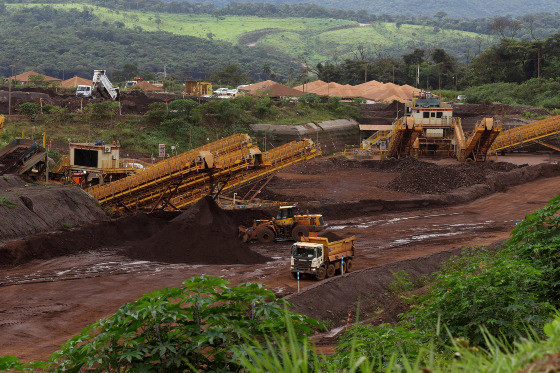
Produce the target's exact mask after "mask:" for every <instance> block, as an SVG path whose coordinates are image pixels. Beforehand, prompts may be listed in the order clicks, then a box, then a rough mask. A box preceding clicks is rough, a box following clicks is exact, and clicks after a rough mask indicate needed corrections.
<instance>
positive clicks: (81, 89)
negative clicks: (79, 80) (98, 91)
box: [76, 84, 92, 98]
mask: <svg viewBox="0 0 560 373" xmlns="http://www.w3.org/2000/svg"><path fill="white" fill-rule="evenodd" d="M91 90H92V88H91V86H90V85H82V84H80V85H78V86H77V87H76V97H84V98H91Z"/></svg>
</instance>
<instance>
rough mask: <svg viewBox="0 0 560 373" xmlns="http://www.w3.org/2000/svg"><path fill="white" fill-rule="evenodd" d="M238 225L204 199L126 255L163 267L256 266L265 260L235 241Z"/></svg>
mask: <svg viewBox="0 0 560 373" xmlns="http://www.w3.org/2000/svg"><path fill="white" fill-rule="evenodd" d="M237 229H238V225H237V224H235V223H234V222H233V220H231V219H230V218H229V217H228V216H227V214H226V213H225V212H224V210H222V209H221V208H220V207H219V206H218V205H217V204H216V202H214V200H213V199H212V197H204V198H203V199H201V200H200V201H198V202H197V203H196V204H194V205H193V206H192V207H191V208H189V209H188V210H187V211H185V212H184V213H182V214H181V215H179V216H178V217H176V218H175V219H173V220H172V221H171V222H170V223H169V225H167V226H166V227H165V228H163V229H162V230H161V231H159V232H158V233H156V234H155V235H153V236H152V237H150V238H148V239H147V240H145V241H144V242H142V243H140V244H139V245H136V246H133V247H130V248H128V249H127V250H126V251H125V254H126V255H127V256H129V257H130V258H133V259H142V260H151V261H160V262H166V263H192V264H257V263H264V262H266V260H267V259H269V258H266V257H264V256H263V255H261V254H258V253H256V252H254V251H251V250H250V249H249V248H248V246H247V245H246V244H243V243H242V242H241V241H240V240H239V238H238V237H237Z"/></svg>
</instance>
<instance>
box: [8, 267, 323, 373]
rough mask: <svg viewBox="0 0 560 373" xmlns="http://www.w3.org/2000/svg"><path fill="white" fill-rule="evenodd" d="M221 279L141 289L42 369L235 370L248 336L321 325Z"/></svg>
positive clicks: (257, 288)
mask: <svg viewBox="0 0 560 373" xmlns="http://www.w3.org/2000/svg"><path fill="white" fill-rule="evenodd" d="M229 285H230V284H229V283H228V282H227V281H225V280H222V279H220V278H217V277H214V278H211V277H193V278H191V279H189V280H187V281H185V282H183V285H182V286H181V287H177V288H170V289H161V290H157V291H155V292H153V293H149V294H146V295H144V296H142V297H140V298H139V299H138V300H137V301H135V302H132V303H128V304H125V305H124V306H122V307H121V308H120V309H119V310H118V311H117V312H116V313H115V314H114V315H112V316H110V317H108V318H106V319H101V320H99V321H97V322H95V323H94V324H92V325H90V326H88V327H86V328H85V329H84V330H82V331H81V332H80V333H79V334H78V335H76V336H75V337H73V338H71V339H70V340H68V341H67V342H66V343H65V344H64V345H63V346H62V348H61V349H60V350H59V351H57V352H55V353H53V355H52V356H51V360H50V364H51V366H50V370H51V371H53V372H59V371H60V372H62V371H78V370H80V371H124V370H128V369H130V370H132V371H172V370H173V371H185V370H188V371H191V370H194V371H199V370H204V371H228V372H235V371H239V370H240V365H239V362H238V359H239V355H240V354H243V351H241V350H240V346H241V345H242V344H243V343H244V341H246V340H248V339H249V338H252V339H256V340H259V341H264V339H263V338H264V337H265V336H266V335H269V334H271V333H276V334H277V335H283V334H284V333H286V332H287V330H288V327H290V328H291V330H292V331H293V332H294V333H295V335H297V336H298V339H301V337H302V336H303V335H304V334H303V333H309V332H311V330H312V328H315V327H321V325H320V324H319V323H318V322H316V321H314V320H313V319H310V318H307V317H305V316H303V315H299V314H295V313H292V312H289V311H286V310H285V306H286V305H287V304H286V303H285V302H283V301H280V300H278V299H276V297H275V296H274V294H273V293H272V291H270V290H267V289H265V288H264V287H263V286H262V285H259V284H250V283H246V284H240V285H238V286H235V287H230V286H229ZM11 363H15V362H13V361H12V362H11ZM0 368H1V367H0Z"/></svg>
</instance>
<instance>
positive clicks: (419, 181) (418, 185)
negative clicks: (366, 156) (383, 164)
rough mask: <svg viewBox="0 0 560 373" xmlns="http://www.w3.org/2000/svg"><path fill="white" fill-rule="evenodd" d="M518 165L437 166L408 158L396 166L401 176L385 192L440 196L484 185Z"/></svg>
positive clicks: (500, 163) (474, 164)
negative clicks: (487, 179) (491, 176)
mask: <svg viewBox="0 0 560 373" xmlns="http://www.w3.org/2000/svg"><path fill="white" fill-rule="evenodd" d="M515 168H517V166H515V165H513V164H510V163H505V162H497V163H490V162H488V163H460V164H456V165H452V166H439V165H436V164H434V163H428V162H422V161H419V160H416V159H412V158H408V159H407V160H406V161H405V162H404V163H402V164H401V165H399V166H396V167H395V170H399V171H402V172H401V174H400V175H399V176H398V177H397V178H395V179H394V180H393V181H391V182H390V183H389V184H387V189H391V190H396V191H399V192H405V193H414V194H441V193H447V192H450V191H452V190H455V189H457V188H460V187H466V186H471V185H475V184H484V183H486V177H487V176H488V175H491V174H496V173H502V172H509V171H511V170H513V169H515Z"/></svg>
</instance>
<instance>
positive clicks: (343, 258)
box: [290, 236, 356, 280]
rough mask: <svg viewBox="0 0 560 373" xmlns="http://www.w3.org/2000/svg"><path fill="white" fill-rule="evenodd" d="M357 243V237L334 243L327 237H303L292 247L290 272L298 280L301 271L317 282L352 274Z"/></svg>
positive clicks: (342, 239) (345, 238) (344, 238)
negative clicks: (348, 273)
mask: <svg viewBox="0 0 560 373" xmlns="http://www.w3.org/2000/svg"><path fill="white" fill-rule="evenodd" d="M355 241H356V237H355V236H351V237H343V238H341V239H340V240H337V241H332V242H329V239H328V238H327V237H317V236H315V237H314V236H309V237H303V238H302V240H301V241H300V242H296V243H295V244H293V245H292V250H291V263H290V271H291V272H292V275H293V276H294V278H297V275H298V271H299V273H300V274H307V275H311V276H314V277H315V278H316V279H317V280H323V279H324V278H325V277H332V276H334V275H335V274H337V273H346V272H350V271H351V270H352V261H353V260H354V255H355V254H356V248H355V245H354V243H355Z"/></svg>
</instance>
